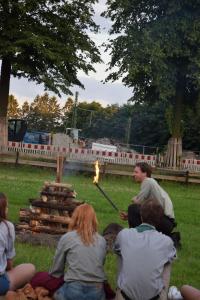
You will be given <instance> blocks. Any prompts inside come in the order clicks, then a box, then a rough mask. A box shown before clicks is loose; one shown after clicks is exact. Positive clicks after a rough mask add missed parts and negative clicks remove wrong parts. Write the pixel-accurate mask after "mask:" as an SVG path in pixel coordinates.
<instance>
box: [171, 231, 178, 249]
mask: <svg viewBox="0 0 200 300" xmlns="http://www.w3.org/2000/svg"><path fill="white" fill-rule="evenodd" d="M170 237H171V239H172V241H173V242H174V247H175V248H176V249H181V234H180V232H176V231H175V232H172V233H171V234H170Z"/></svg>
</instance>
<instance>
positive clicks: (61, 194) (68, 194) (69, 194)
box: [40, 190, 75, 198]
mask: <svg viewBox="0 0 200 300" xmlns="http://www.w3.org/2000/svg"><path fill="white" fill-rule="evenodd" d="M73 192H74V191H73V190H71V191H67V192H59V191H55V192H52V191H41V193H40V194H41V195H45V196H55V197H64V198H67V197H68V198H75V197H74V196H73Z"/></svg>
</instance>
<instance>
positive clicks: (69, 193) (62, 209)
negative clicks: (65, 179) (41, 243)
mask: <svg viewBox="0 0 200 300" xmlns="http://www.w3.org/2000/svg"><path fill="white" fill-rule="evenodd" d="M75 197H76V192H75V191H74V190H73V189H72V186H71V185H70V184H63V183H56V182H45V183H44V187H43V189H42V191H41V193H40V198H39V199H29V201H30V208H29V209H27V208H21V209H20V213H19V220H20V223H19V224H17V225H16V230H19V231H31V232H41V233H50V234H63V233H66V231H67V226H68V223H69V220H70V216H71V215H72V213H73V211H74V209H75V208H76V207H77V205H80V204H81V203H82V202H80V201H77V200H75Z"/></svg>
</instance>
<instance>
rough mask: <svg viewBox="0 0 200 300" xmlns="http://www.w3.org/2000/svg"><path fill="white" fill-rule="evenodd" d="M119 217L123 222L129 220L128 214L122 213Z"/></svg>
mask: <svg viewBox="0 0 200 300" xmlns="http://www.w3.org/2000/svg"><path fill="white" fill-rule="evenodd" d="M119 216H120V219H121V220H123V221H127V220H128V213H126V212H124V211H120V213H119Z"/></svg>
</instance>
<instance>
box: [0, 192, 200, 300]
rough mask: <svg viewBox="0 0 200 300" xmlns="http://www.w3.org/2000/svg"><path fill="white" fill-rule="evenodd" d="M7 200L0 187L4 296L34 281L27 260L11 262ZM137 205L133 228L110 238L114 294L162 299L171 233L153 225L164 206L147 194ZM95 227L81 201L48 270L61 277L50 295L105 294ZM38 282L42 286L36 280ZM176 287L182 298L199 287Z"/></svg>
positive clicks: (78, 299) (171, 255) (193, 299)
mask: <svg viewBox="0 0 200 300" xmlns="http://www.w3.org/2000/svg"><path fill="white" fill-rule="evenodd" d="M136 199H137V198H136ZM7 205H8V201H7V198H6V196H5V195H4V194H3V193H0V295H5V294H6V295H7V296H8V298H9V293H11V294H12V291H15V290H16V289H18V288H21V287H22V286H23V285H25V284H26V283H27V282H33V281H34V276H35V272H36V270H35V267H34V265H32V264H21V265H18V266H16V267H13V266H12V259H13V257H14V256H15V250H14V240H15V232H14V226H13V224H12V223H11V222H9V221H8V220H7ZM137 205H139V216H140V222H138V224H135V225H134V228H132V226H130V228H126V229H122V230H121V231H120V232H119V233H118V235H117V237H116V240H115V242H114V249H113V250H114V252H115V253H116V254H117V256H118V260H119V273H118V279H117V291H116V296H115V300H153V299H167V291H166V286H167V283H166V282H165V270H166V269H167V267H168V266H169V265H170V263H171V262H172V261H173V260H174V259H175V258H176V248H175V247H174V243H173V240H172V239H171V237H169V236H167V235H166V234H163V233H162V232H159V231H158V230H157V229H158V228H160V225H161V224H162V222H163V219H165V217H166V215H165V209H166V207H165V208H163V205H162V203H161V202H160V201H158V200H157V199H153V198H152V197H150V198H148V199H145V201H143V202H142V203H141V204H140V203H137ZM129 214H131V209H129ZM137 214H138V211H137ZM122 215H123V218H125V214H122ZM132 217H133V216H132V215H131V220H132ZM171 219H173V218H171ZM131 220H130V219H129V225H130V222H131ZM167 221H170V218H169V220H167ZM171 221H172V220H171ZM168 223H169V222H168ZM97 227H98V222H97V218H96V214H95V211H94V209H93V207H92V206H91V205H89V204H82V205H80V206H78V207H77V208H76V209H75V211H74V213H73V215H72V217H71V221H70V224H69V228H68V232H67V233H66V234H64V235H63V236H62V237H61V239H60V241H59V243H58V245H57V249H56V252H55V256H54V260H53V264H52V267H51V269H50V272H49V276H51V278H52V280H53V279H55V280H57V279H61V284H60V285H59V287H58V288H57V290H56V291H55V292H54V294H53V298H54V299H55V300H86V299H87V300H104V299H106V298H105V297H106V296H105V282H106V275H105V272H104V262H105V258H106V241H105V239H104V237H103V236H101V235H100V234H99V233H98V228H97ZM156 228H157V229H156ZM160 231H161V230H160ZM31 280H32V281H31ZM168 280H169V276H168ZM38 285H40V286H43V283H42V281H41V282H40V283H39V284H38ZM181 293H182V296H181V297H182V299H186V300H199V299H200V291H199V290H197V289H194V288H192V287H188V286H184V287H183V289H182V290H181ZM171 299H173V298H171ZM174 299H178V298H174ZM180 299H181V298H180Z"/></svg>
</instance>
